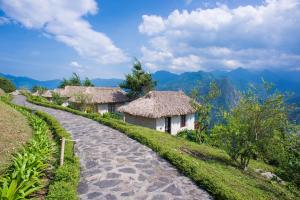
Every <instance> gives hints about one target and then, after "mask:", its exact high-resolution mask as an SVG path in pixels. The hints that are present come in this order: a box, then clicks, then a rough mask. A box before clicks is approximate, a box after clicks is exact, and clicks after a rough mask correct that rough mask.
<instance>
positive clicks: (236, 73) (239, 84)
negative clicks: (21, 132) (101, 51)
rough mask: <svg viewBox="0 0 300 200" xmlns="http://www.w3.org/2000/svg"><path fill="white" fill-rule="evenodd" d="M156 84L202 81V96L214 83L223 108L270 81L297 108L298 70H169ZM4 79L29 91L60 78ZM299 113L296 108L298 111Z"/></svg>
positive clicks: (185, 87) (104, 82)
mask: <svg viewBox="0 0 300 200" xmlns="http://www.w3.org/2000/svg"><path fill="white" fill-rule="evenodd" d="M152 75H153V78H154V79H155V80H156V81H157V86H156V89H157V90H182V91H184V92H185V93H187V94H189V93H190V92H191V90H192V89H193V88H194V87H196V86H197V85H199V84H198V83H199V82H201V83H202V86H201V92H202V93H205V92H206V91H207V89H208V86H209V83H210V82H211V81H212V80H216V81H217V83H218V85H219V87H220V89H221V93H222V95H221V96H220V97H219V98H218V99H217V100H216V104H218V105H219V106H222V107H224V108H230V107H232V106H234V105H235V104H236V102H237V100H238V99H239V93H238V91H245V90H246V89H247V88H248V87H249V85H250V84H252V85H261V83H262V79H264V80H265V81H267V82H272V83H273V84H274V85H275V88H276V89H278V90H279V91H281V92H287V91H288V92H292V93H293V94H294V95H293V97H292V98H291V99H289V100H288V102H289V103H295V104H297V105H298V107H300V71H270V70H264V71H250V70H246V69H243V68H238V69H235V70H232V71H229V72H227V71H212V72H204V71H198V72H185V73H182V74H174V73H171V72H168V71H157V72H155V73H153V74H152ZM1 76H2V77H6V78H8V79H10V80H11V81H13V82H14V83H15V84H16V86H17V88H22V87H25V88H28V89H30V88H32V87H33V86H35V85H39V86H44V87H47V88H49V89H53V88H56V87H57V86H58V85H59V83H60V81H61V80H59V79H55V80H48V81H40V80H35V79H32V78H29V77H18V76H13V75H6V74H1V73H0V77H1ZM121 81H122V79H101V78H97V79H92V82H93V84H95V85H96V86H104V87H116V86H118V85H119V83H120V82H121ZM297 110H298V111H299V108H297ZM298 111H297V112H296V113H294V114H293V120H295V121H297V122H298V123H300V112H299V113H298Z"/></svg>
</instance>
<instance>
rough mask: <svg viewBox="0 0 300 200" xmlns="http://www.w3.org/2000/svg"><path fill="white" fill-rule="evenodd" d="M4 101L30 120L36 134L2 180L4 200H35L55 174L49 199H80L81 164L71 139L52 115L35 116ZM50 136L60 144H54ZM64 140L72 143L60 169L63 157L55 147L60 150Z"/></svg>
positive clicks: (4, 99) (1, 188) (0, 188)
mask: <svg viewBox="0 0 300 200" xmlns="http://www.w3.org/2000/svg"><path fill="white" fill-rule="evenodd" d="M2 100H3V101H5V102H6V103H7V104H9V105H11V106H12V107H13V108H15V109H17V110H18V111H20V112H22V114H24V115H25V116H26V117H27V118H28V120H29V122H30V125H31V126H32V127H33V130H34V134H33V139H32V140H31V141H30V143H28V144H27V145H26V146H24V149H22V151H21V152H19V153H18V154H16V155H15V157H14V159H13V164H12V165H11V166H10V167H9V168H8V169H7V172H6V173H5V175H4V176H3V177H1V179H0V199H7V200H10V199H11V200H13V199H24V198H25V197H32V194H33V195H34V196H35V194H34V193H35V192H36V191H40V190H41V189H42V188H43V187H44V186H46V185H48V183H47V182H46V179H45V178H46V177H45V175H46V174H47V177H48V178H49V177H52V175H50V174H52V173H54V178H51V180H50V186H49V188H48V193H47V196H46V199H67V200H75V199H78V197H77V186H78V182H79V161H78V158H77V157H75V155H74V152H73V145H74V143H73V141H71V140H70V139H71V137H70V135H69V134H68V133H67V132H66V131H65V130H64V129H63V128H62V127H61V125H60V124H59V123H58V122H57V121H56V120H55V119H54V118H53V117H51V116H49V115H48V114H45V113H43V112H40V111H37V112H34V113H35V114H32V112H33V111H32V110H31V109H28V108H25V107H21V106H16V105H14V104H11V103H10V102H9V98H7V97H3V98H2ZM49 129H50V130H51V132H50V130H49ZM50 133H52V135H53V139H54V141H55V142H56V143H53V140H52V139H51V136H50ZM62 137H64V138H66V139H69V140H68V141H67V142H66V146H65V163H64V165H63V166H58V158H59V154H58V152H57V151H56V147H55V146H54V144H56V146H59V145H60V140H61V138H62ZM53 169H55V171H54V172H53ZM49 175H50V176H49Z"/></svg>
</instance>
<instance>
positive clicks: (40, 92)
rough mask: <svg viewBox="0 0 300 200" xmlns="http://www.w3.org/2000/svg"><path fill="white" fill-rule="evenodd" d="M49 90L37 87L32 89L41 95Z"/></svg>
mask: <svg viewBox="0 0 300 200" xmlns="http://www.w3.org/2000/svg"><path fill="white" fill-rule="evenodd" d="M46 90H47V88H46V87H43V86H38V85H35V86H33V87H32V89H31V92H38V93H39V95H41V94H43V92H45V91H46Z"/></svg>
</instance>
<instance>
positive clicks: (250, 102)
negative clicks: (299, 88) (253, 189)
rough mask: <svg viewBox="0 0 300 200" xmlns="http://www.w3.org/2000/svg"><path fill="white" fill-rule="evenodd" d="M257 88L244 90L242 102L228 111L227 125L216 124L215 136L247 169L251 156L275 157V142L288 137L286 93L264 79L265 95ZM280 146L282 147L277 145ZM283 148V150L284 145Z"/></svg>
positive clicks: (226, 114)
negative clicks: (276, 89) (274, 89)
mask: <svg viewBox="0 0 300 200" xmlns="http://www.w3.org/2000/svg"><path fill="white" fill-rule="evenodd" d="M257 94H258V92H257V91H255V89H250V90H249V91H248V92H247V93H245V94H243V95H242V97H241V100H240V102H239V103H238V105H237V106H236V107H235V108H233V109H232V111H231V112H229V113H226V112H225V113H224V119H225V121H226V124H225V125H219V126H216V127H215V128H214V131H213V132H214V137H215V138H216V139H217V140H218V143H219V146H221V147H222V148H223V149H225V150H226V151H227V152H228V154H229V155H230V156H231V158H232V159H233V160H235V161H236V160H237V159H238V158H239V159H240V165H241V167H242V168H243V169H246V168H247V166H248V164H249V161H250V159H251V158H256V157H261V158H263V159H272V155H273V154H274V148H273V147H274V146H273V145H274V144H275V145H277V144H278V143H277V142H279V141H281V140H284V136H285V135H286V134H287V133H288V127H289V122H288V118H287V108H286V106H285V104H284V100H283V99H284V96H283V95H282V94H280V93H278V92H275V93H273V92H271V85H270V84H267V83H264V90H263V91H262V92H261V94H262V95H257ZM277 147H280V146H278V145H277ZM279 150H282V148H280V149H279Z"/></svg>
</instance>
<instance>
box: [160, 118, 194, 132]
mask: <svg viewBox="0 0 300 200" xmlns="http://www.w3.org/2000/svg"><path fill="white" fill-rule="evenodd" d="M185 120H186V122H185V127H180V122H181V117H180V116H172V117H171V134H172V135H176V134H177V133H178V132H180V131H182V130H185V129H188V130H194V128H195V127H194V123H195V114H188V115H186V119H185ZM156 130H157V131H162V132H164V131H165V118H164V117H162V118H158V119H156Z"/></svg>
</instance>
